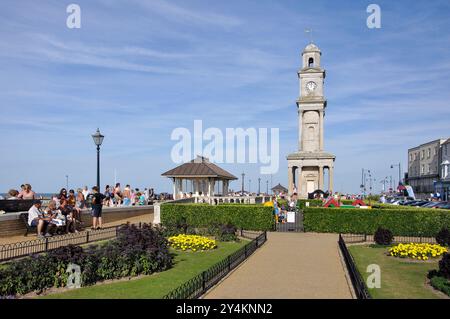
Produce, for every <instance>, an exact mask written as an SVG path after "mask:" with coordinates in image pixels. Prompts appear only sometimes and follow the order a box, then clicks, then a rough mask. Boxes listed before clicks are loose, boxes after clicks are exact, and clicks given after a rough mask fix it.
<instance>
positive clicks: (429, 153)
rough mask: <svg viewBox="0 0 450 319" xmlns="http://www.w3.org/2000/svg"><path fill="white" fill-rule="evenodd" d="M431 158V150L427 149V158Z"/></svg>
mask: <svg viewBox="0 0 450 319" xmlns="http://www.w3.org/2000/svg"><path fill="white" fill-rule="evenodd" d="M430 157H431V148H429V149H428V153H427V158H430Z"/></svg>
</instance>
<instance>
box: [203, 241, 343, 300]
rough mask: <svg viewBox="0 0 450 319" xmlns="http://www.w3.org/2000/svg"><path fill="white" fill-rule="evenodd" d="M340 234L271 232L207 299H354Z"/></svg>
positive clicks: (208, 294) (209, 293)
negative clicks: (339, 242)
mask: <svg viewBox="0 0 450 319" xmlns="http://www.w3.org/2000/svg"><path fill="white" fill-rule="evenodd" d="M337 241H338V235H336V234H316V233H273V232H271V233H268V241H267V242H266V243H265V244H264V246H263V247H262V248H260V249H258V250H257V251H256V252H255V253H254V254H253V255H252V256H251V257H250V258H249V259H248V260H247V261H245V262H244V263H243V264H242V265H241V266H240V267H238V268H237V269H236V270H235V271H234V272H232V273H231V274H230V275H229V276H228V277H226V278H225V279H224V280H223V281H222V282H221V283H219V284H218V285H217V286H215V287H214V288H212V289H211V290H210V291H209V292H208V293H207V294H206V295H205V296H204V298H205V299H218V298H221V299H222V298H223V299H241V298H249V299H281V298H283V299H305V298H307V299H350V298H352V294H351V290H350V287H349V283H348V282H347V279H346V275H345V270H344V266H343V264H342V262H341V259H340V255H339V248H338V243H337Z"/></svg>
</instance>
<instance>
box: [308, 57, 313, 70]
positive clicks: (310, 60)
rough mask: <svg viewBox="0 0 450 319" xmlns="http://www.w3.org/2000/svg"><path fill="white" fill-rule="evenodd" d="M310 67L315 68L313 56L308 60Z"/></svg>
mask: <svg viewBox="0 0 450 319" xmlns="http://www.w3.org/2000/svg"><path fill="white" fill-rule="evenodd" d="M308 67H309V68H313V67H314V59H313V58H309V60H308Z"/></svg>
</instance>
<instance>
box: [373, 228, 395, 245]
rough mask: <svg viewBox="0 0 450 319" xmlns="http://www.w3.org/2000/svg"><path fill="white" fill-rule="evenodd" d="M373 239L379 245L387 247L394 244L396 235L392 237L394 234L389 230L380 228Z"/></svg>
mask: <svg viewBox="0 0 450 319" xmlns="http://www.w3.org/2000/svg"><path fill="white" fill-rule="evenodd" d="M373 239H374V241H375V242H376V243H377V244H378V245H385V246H386V245H390V244H392V241H393V240H394V235H392V232H391V231H390V230H389V229H384V228H382V227H378V229H377V230H376V232H375V235H374V236H373Z"/></svg>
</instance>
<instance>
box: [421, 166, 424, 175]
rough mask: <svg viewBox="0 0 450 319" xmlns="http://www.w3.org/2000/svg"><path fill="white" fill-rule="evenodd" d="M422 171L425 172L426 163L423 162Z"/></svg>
mask: <svg viewBox="0 0 450 319" xmlns="http://www.w3.org/2000/svg"><path fill="white" fill-rule="evenodd" d="M421 173H422V174H425V165H424V164H422V172H421Z"/></svg>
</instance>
